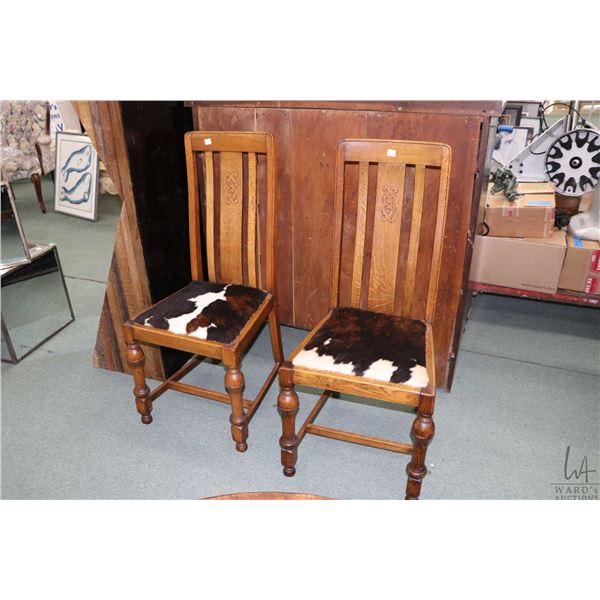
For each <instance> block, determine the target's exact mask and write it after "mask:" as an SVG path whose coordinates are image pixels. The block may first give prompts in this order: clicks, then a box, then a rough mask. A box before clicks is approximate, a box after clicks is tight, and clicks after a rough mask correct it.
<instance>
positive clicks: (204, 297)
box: [135, 281, 267, 344]
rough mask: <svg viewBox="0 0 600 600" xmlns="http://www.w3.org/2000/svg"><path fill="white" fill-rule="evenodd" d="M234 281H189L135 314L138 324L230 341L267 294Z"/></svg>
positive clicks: (225, 342)
mask: <svg viewBox="0 0 600 600" xmlns="http://www.w3.org/2000/svg"><path fill="white" fill-rule="evenodd" d="M266 295H267V294H266V293H265V292H263V291H262V290H257V289H255V288H251V287H245V286H243V285H234V284H222V283H211V282H208V281H192V282H191V283H190V284H188V285H187V286H185V287H184V288H183V289H181V290H179V291H178V292H175V293H174V294H171V295H170V296H168V297H167V298H165V299H164V300H162V301H161V302H158V304H155V305H154V306H153V307H152V308H150V309H148V310H147V311H145V312H143V313H141V314H140V315H138V316H137V317H136V318H135V322H136V323H138V324H139V325H148V326H150V327H157V328H158V329H164V330H166V331H170V332H171V333H175V334H179V335H189V336H191V337H196V338H199V339H202V340H211V341H215V342H221V343H223V344H229V343H231V342H233V341H234V340H235V339H236V338H237V337H238V335H239V333H240V331H241V330H242V328H243V327H244V325H245V324H246V322H247V321H248V319H249V318H250V317H251V316H252V314H253V313H254V312H256V310H257V309H258V307H259V306H260V305H261V303H262V302H263V301H264V299H265V298H266Z"/></svg>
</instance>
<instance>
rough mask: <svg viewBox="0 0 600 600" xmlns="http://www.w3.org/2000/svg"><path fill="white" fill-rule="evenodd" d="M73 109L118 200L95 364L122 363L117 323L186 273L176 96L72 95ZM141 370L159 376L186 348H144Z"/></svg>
mask: <svg viewBox="0 0 600 600" xmlns="http://www.w3.org/2000/svg"><path fill="white" fill-rule="evenodd" d="M76 106H77V110H78V114H79V117H80V119H81V121H82V123H83V125H84V127H85V128H86V131H87V132H88V134H89V135H90V137H91V138H92V140H93V142H94V144H95V146H96V148H97V149H98V153H99V155H100V157H101V159H102V160H103V161H104V163H105V164H106V167H107V169H108V172H109V174H110V176H111V178H112V180H113V182H114V183H115V186H116V187H117V190H118V192H119V195H120V197H121V199H122V200H123V208H122V211H121V216H120V218H119V222H118V226H117V237H116V241H115V250H114V254H113V259H112V262H111V266H110V271H109V274H108V285H107V291H106V296H105V300H104V305H103V308H102V312H101V315H100V323H99V327H98V336H97V340H96V346H95V351H94V365H95V366H97V367H101V368H105V369H110V370H114V371H128V367H127V362H126V359H125V342H124V340H123V334H122V327H121V325H122V323H123V321H125V320H127V319H128V318H130V317H131V318H132V317H134V316H135V315H136V314H138V313H139V312H141V311H142V310H145V309H146V308H148V307H149V306H151V305H152V304H153V303H154V302H157V301H158V300H160V299H162V298H164V297H165V296H167V295H168V294H169V293H171V292H172V291H175V290H177V289H179V288H180V287H182V286H183V285H185V284H186V283H187V282H188V281H189V276H190V268H189V244H188V240H187V236H188V232H187V187H186V173H185V156H184V152H183V135H184V133H185V132H186V131H189V130H190V129H192V122H191V115H190V111H189V109H186V108H185V107H184V106H183V103H182V102H77V103H76ZM144 351H145V354H146V374H147V375H148V377H151V378H154V379H164V377H165V373H166V374H167V375H168V374H170V373H172V372H173V371H174V370H176V369H177V368H178V366H180V365H181V364H182V363H183V362H184V361H185V359H186V355H185V354H183V353H179V352H177V351H174V350H169V349H162V351H161V349H159V348H156V347H153V346H146V347H145V348H144Z"/></svg>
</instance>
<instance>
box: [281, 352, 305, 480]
mask: <svg viewBox="0 0 600 600" xmlns="http://www.w3.org/2000/svg"><path fill="white" fill-rule="evenodd" d="M293 369H294V368H293V366H292V364H291V363H290V362H287V361H286V362H284V363H283V364H282V365H281V368H280V370H279V384H280V386H281V390H280V392H279V396H278V397H277V409H278V410H279V414H280V415H281V427H282V435H281V437H280V438H279V447H280V448H281V464H282V465H283V474H284V475H285V476H286V477H293V476H294V475H295V474H296V466H295V465H296V460H297V459H298V443H297V439H296V415H297V414H298V406H299V404H300V402H299V400H298V394H296V392H295V391H294V370H293Z"/></svg>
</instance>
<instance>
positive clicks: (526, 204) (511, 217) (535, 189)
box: [484, 182, 556, 239]
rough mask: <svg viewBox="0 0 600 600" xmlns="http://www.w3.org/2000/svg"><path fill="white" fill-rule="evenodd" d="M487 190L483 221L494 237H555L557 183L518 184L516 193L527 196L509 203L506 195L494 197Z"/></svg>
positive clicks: (489, 188) (489, 189) (499, 194)
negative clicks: (555, 188) (555, 190)
mask: <svg viewBox="0 0 600 600" xmlns="http://www.w3.org/2000/svg"><path fill="white" fill-rule="evenodd" d="M491 187H492V184H490V186H489V187H488V194H487V198H486V211H485V217H484V221H485V223H486V224H487V226H488V227H489V228H490V230H489V234H488V235H490V236H492V237H511V238H517V237H523V238H544V239H548V238H551V237H552V232H553V229H554V213H555V211H556V200H555V194H554V184H553V183H549V182H539V183H538V182H533V183H519V184H518V185H517V191H518V192H519V193H520V194H524V195H523V196H521V197H520V198H517V199H516V200H512V201H511V200H507V199H506V197H505V196H504V193H503V192H500V193H498V194H491V193H490V191H491Z"/></svg>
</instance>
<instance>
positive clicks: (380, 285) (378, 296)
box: [330, 140, 451, 320]
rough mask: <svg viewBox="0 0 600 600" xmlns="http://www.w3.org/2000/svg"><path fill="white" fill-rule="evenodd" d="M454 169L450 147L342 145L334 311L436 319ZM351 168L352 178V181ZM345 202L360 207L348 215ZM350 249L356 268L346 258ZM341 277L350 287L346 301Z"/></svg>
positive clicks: (402, 143)
mask: <svg viewBox="0 0 600 600" xmlns="http://www.w3.org/2000/svg"><path fill="white" fill-rule="evenodd" d="M450 164H451V150H450V148H449V146H447V145H445V144H437V143H429V142H408V141H391V140H342V141H341V142H340V143H339V144H338V152H337V160H336V188H335V208H334V214H335V223H334V241H333V252H332V281H331V293H330V301H331V306H332V307H335V306H338V305H339V304H345V305H348V304H349V305H350V306H354V307H357V308H366V309H368V310H375V311H379V312H385V313H391V314H400V315H402V316H406V317H410V318H421V319H426V320H432V319H433V316H434V312H435V305H436V300H437V288H438V282H439V274H440V267H441V259H442V256H441V254H442V247H443V236H444V228H445V223H446V210H447V205H448V183H449V177H450ZM352 169H354V171H353V173H354V176H351V174H349V171H351V170H352ZM356 169H357V172H356ZM345 201H346V203H348V204H352V207H354V205H356V210H355V212H354V208H352V210H350V211H349V210H348V209H346V207H345V206H344V202H345ZM349 212H351V213H352V214H348V213H349ZM432 213H433V214H432ZM354 219H355V220H354ZM348 221H351V222H354V223H355V226H354V243H353V245H352V247H348V246H347V244H345V243H344V240H343V239H342V238H343V237H344V238H347V237H350V236H348V235H347V232H348V231H352V227H351V226H348ZM342 231H344V236H342ZM343 246H345V248H343ZM344 249H345V250H346V251H347V252H348V253H349V254H350V256H351V261H350V260H348V261H346V259H345V257H344V256H343V255H342V254H343V250H344ZM369 259H370V260H369ZM342 263H343V264H344V265H346V268H345V269H344V268H343V267H342ZM349 265H351V267H350V266H349ZM341 271H342V275H343V276H344V277H345V280H347V281H348V285H346V286H345V287H346V288H347V291H346V292H345V293H344V294H342V295H343V298H342V301H341V302H340V288H341V282H340V273H341ZM420 291H422V293H418V292H420Z"/></svg>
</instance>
